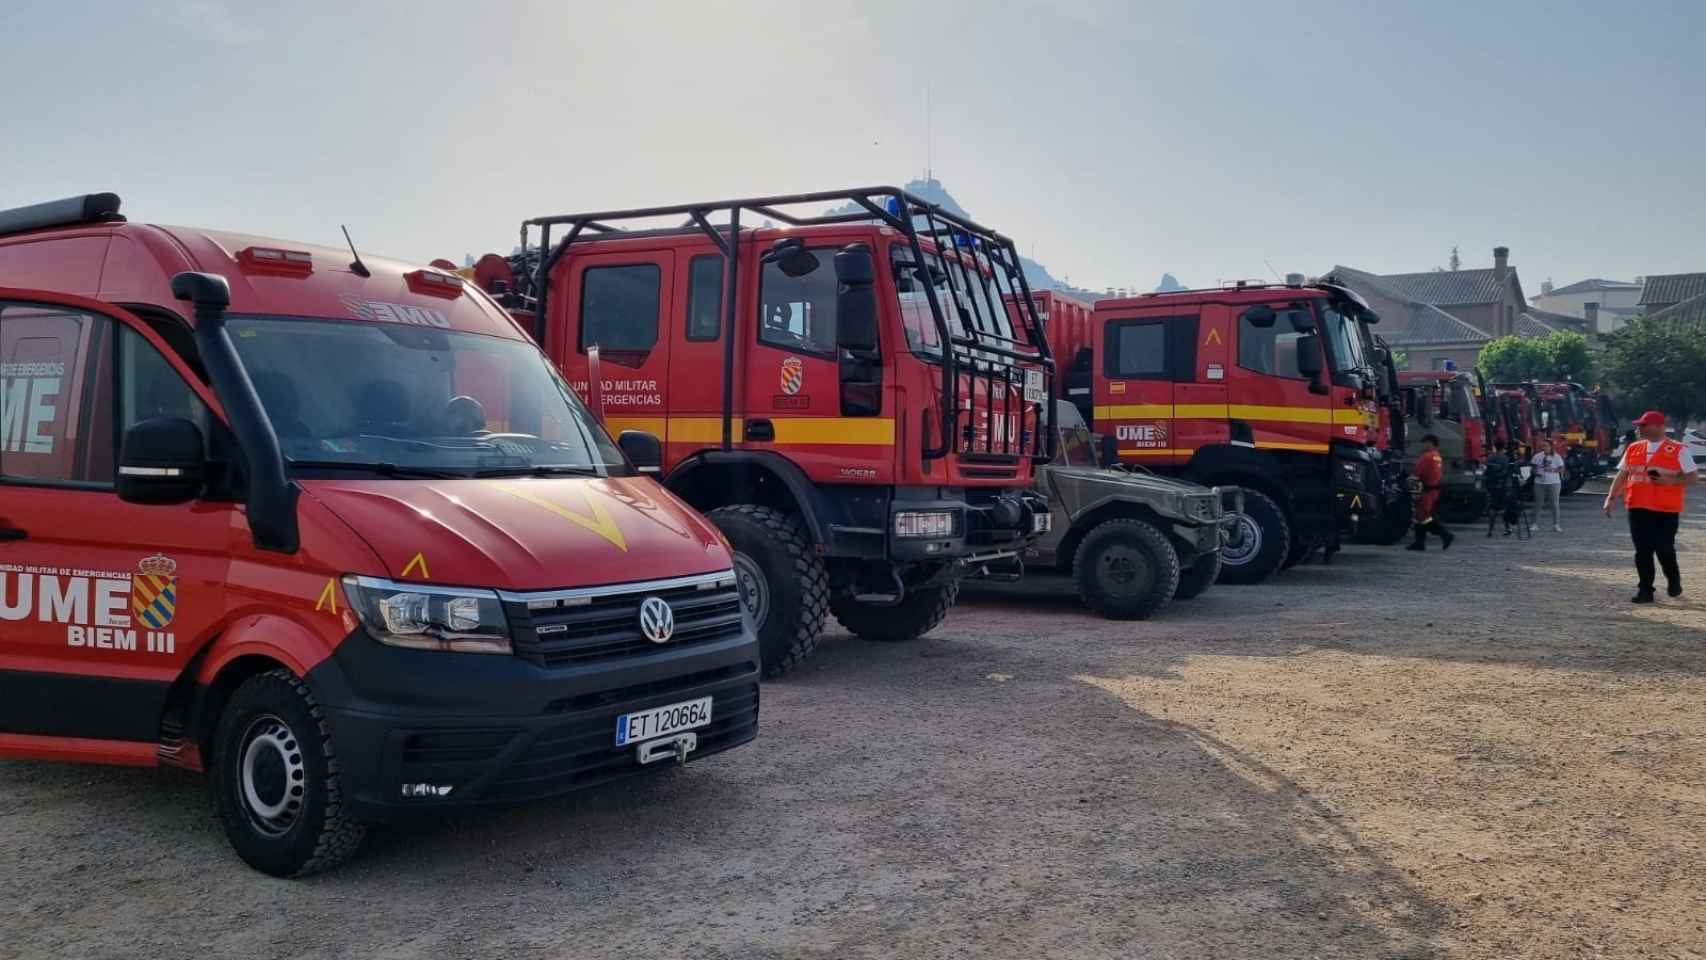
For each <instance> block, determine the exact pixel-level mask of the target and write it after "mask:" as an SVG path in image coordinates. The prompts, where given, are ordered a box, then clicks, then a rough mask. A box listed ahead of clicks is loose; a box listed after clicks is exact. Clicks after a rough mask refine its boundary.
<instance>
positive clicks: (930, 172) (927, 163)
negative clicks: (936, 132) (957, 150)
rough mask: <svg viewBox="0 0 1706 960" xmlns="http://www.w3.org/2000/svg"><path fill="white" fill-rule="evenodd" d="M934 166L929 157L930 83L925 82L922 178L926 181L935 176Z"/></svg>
mask: <svg viewBox="0 0 1706 960" xmlns="http://www.w3.org/2000/svg"><path fill="white" fill-rule="evenodd" d="M934 167H935V164H933V163H931V157H930V84H928V83H926V84H925V85H924V179H925V180H926V181H929V180H934V179H935V178H936V175H935V173H934Z"/></svg>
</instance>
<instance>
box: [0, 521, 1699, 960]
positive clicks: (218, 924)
mask: <svg viewBox="0 0 1706 960" xmlns="http://www.w3.org/2000/svg"><path fill="white" fill-rule="evenodd" d="M1695 499H1696V500H1697V501H1698V500H1700V499H1702V498H1699V497H1696V498H1695ZM1596 502H1597V497H1591V496H1590V495H1588V494H1582V495H1578V496H1577V497H1574V498H1571V500H1570V501H1569V502H1568V503H1567V504H1566V509H1567V513H1566V516H1565V524H1566V530H1567V532H1566V533H1565V534H1564V535H1563V536H1554V535H1549V534H1542V535H1539V536H1537V537H1536V539H1535V540H1533V541H1532V542H1514V541H1506V540H1503V539H1496V540H1493V541H1487V540H1485V539H1483V538H1482V537H1481V535H1480V532H1479V531H1473V530H1465V529H1461V528H1460V532H1461V533H1463V534H1464V536H1463V539H1461V540H1460V541H1459V544H1458V546H1457V547H1456V548H1455V549H1454V550H1453V551H1452V552H1450V553H1449V554H1446V553H1441V552H1439V551H1438V549H1437V547H1436V548H1435V549H1434V550H1431V551H1430V552H1428V553H1427V554H1426V555H1425V556H1421V557H1417V556H1414V555H1412V554H1408V553H1405V552H1403V551H1401V550H1398V549H1396V548H1393V549H1374V548H1357V549H1353V550H1349V551H1347V552H1346V554H1345V555H1344V556H1343V557H1342V559H1341V560H1340V561H1339V562H1338V563H1336V564H1334V565H1332V566H1330V567H1321V566H1307V567H1303V568H1299V569H1298V570H1295V571H1293V572H1291V573H1288V574H1286V575H1284V576H1283V577H1281V578H1280V579H1278V580H1276V581H1275V582H1273V583H1270V584H1267V585H1264V586H1261V587H1253V588H1217V589H1215V590H1211V591H1210V592H1209V593H1208V594H1207V595H1205V596H1204V597H1203V598H1201V599H1199V600H1196V601H1193V602H1191V603H1189V604H1186V605H1181V606H1177V607H1174V608H1172V609H1171V610H1170V611H1169V612H1168V613H1167V614H1165V615H1164V617H1163V618H1162V619H1160V620H1157V621H1152V622H1149V623H1144V624H1110V623H1105V622H1102V621H1099V620H1096V619H1094V618H1092V617H1090V616H1088V615H1086V614H1085V613H1083V612H1082V611H1080V610H1079V609H1078V608H1077V606H1076V604H1075V603H1074V602H1073V601H1072V600H1070V599H1062V598H1058V597H1056V598H1051V597H1050V596H1048V587H1047V585H1039V586H1033V587H1031V588H1029V590H1028V595H1027V596H1025V597H1023V598H1021V599H1010V598H1009V599H999V598H996V599H992V598H990V597H989V596H987V595H985V596H980V597H976V598H970V599H968V600H967V601H965V602H963V603H962V606H961V607H960V608H959V609H957V610H956V611H955V613H954V614H953V616H952V617H951V618H950V620H949V622H948V624H947V625H946V626H945V627H944V628H943V629H942V630H940V631H939V632H938V634H937V635H935V636H933V637H932V638H931V639H929V640H928V641H925V642H921V643H918V644H913V645H907V646H899V647H882V646H873V645H870V644H865V643H862V642H859V641H856V640H853V639H851V638H847V637H844V636H838V637H836V638H834V639H832V640H831V641H830V642H828V643H826V645H825V647H824V648H823V651H822V654H821V655H820V656H819V657H818V658H817V659H816V660H815V661H814V662H813V663H812V664H811V665H810V667H809V668H808V669H806V670H803V671H801V672H800V673H799V674H798V675H797V676H795V677H792V678H790V679H789V680H787V681H786V682H783V683H779V684H775V685H772V686H769V687H767V688H766V691H765V705H764V725H763V732H762V734H761V737H760V740H759V742H758V743H756V744H754V745H753V746H752V747H749V748H747V749H744V750H741V751H738V752H736V753H733V754H729V755H726V756H724V757H720V758H717V759H715V760H711V761H708V762H706V763H705V764H703V765H699V766H696V767H692V768H689V769H687V770H685V771H680V772H677V773H672V774H666V775H664V776H662V777H660V778H657V779H652V780H647V781H641V782H639V783H638V784H630V785H625V786H619V787H616V788H614V789H609V790H604V791H600V792H597V793H594V794H591V795H586V796H582V797H578V798H572V799H569V800H565V801H559V802H549V803H542V804H535V805H532V806H526V807H521V808H515V809H505V810H499V811H494V812H489V813H485V814H480V815H470V816H463V817H460V818H457V819H455V820H453V821H449V822H440V823H437V824H434V825H429V826H417V827H410V828H407V829H394V830H391V831H388V832H385V833H383V834H380V835H378V836H376V837H374V838H373V839H372V840H371V841H370V842H369V845H368V847H367V849H366V852H365V855H364V856H363V857H361V858H360V859H359V860H358V861H357V862H355V863H354V864H352V865H350V866H349V867H346V868H345V869H343V870H341V871H338V872H335V873H333V874H330V875H327V876H322V877H316V878H313V879H311V880H307V881H299V882H282V881H275V880H270V879H267V878H265V877H262V876H259V875H257V874H254V873H251V872H250V871H248V870H247V868H245V867H243V866H242V865H241V864H240V863H239V862H238V861H237V860H236V859H235V858H234V857H233V856H232V855H231V854H230V853H229V852H228V851H227V850H226V848H225V844H224V841H223V839H222V838H221V837H220V835H219V834H218V833H217V832H216V831H215V828H214V826H213V823H212V820H211V818H210V816H209V814H208V811H207V806H206V803H205V800H204V794H203V790H202V786H201V783H200V781H199V780H198V779H196V778H193V777H190V776H187V775H179V774H173V773H169V772H161V771H132V770H110V769H98V768H82V767H71V766H54V765H47V764H34V763H16V762H7V763H0V956H3V957H38V956H60V955H63V956H77V957H126V958H129V957H225V956H242V957H275V956H276V957H295V956H334V957H351V958H383V957H408V956H417V955H419V956H431V957H434V958H453V957H464V956H465V957H480V958H488V957H532V956H565V957H567V956H575V957H579V956H587V957H600V956H608V957H635V956H645V957H674V956H691V957H727V958H737V957H738V958H746V957H783V956H785V957H823V958H831V957H833V958H845V957H885V958H886V957H896V958H929V957H952V958H961V957H981V956H991V957H1044V956H1047V957H1122V958H1124V957H1203V958H1242V957H1250V958H1264V960H1265V958H1278V957H1347V958H1352V957H1354V958H1365V957H1486V958H1504V957H1540V958H1553V957H1577V956H1583V957H1599V956H1606V957H1706V858H1703V853H1706V510H1697V511H1696V512H1695V513H1694V515H1693V516H1691V517H1689V518H1687V519H1686V520H1685V533H1684V536H1683V543H1684V549H1685V551H1686V553H1685V554H1684V570H1685V576H1688V577H1691V578H1692V579H1691V580H1690V584H1691V586H1693V587H1697V588H1698V590H1697V592H1698V594H1699V596H1698V597H1697V598H1696V599H1693V600H1690V601H1688V602H1687V603H1669V604H1663V603H1661V604H1660V605H1658V606H1655V607H1651V608H1645V609H1634V608H1631V607H1630V605H1629V604H1628V602H1627V601H1628V595H1629V594H1630V592H1631V589H1630V588H1631V583H1632V579H1633V578H1632V573H1631V572H1630V571H1629V570H1628V559H1627V557H1628V553H1627V539H1626V534H1625V530H1624V527H1623V525H1622V521H1621V517H1619V518H1618V519H1617V520H1615V521H1608V520H1604V519H1602V518H1600V516H1599V515H1598V513H1597V511H1596V510H1595V509H1594V508H1593V505H1594V503H1596Z"/></svg>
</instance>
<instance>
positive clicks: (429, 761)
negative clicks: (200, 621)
mask: <svg viewBox="0 0 1706 960" xmlns="http://www.w3.org/2000/svg"><path fill="white" fill-rule="evenodd" d="M758 671H759V661H758V647H757V642H756V640H755V639H754V637H753V635H752V632H751V631H750V630H746V629H743V630H742V631H741V634H740V635H739V636H737V637H733V638H729V639H726V640H720V641H715V642H707V643H699V644H691V645H686V646H681V647H674V648H672V647H668V646H665V647H661V648H660V649H659V650H658V651H657V652H649V651H648V652H647V653H645V654H643V655H639V656H632V657H627V658H623V659H613V660H608V661H604V662H597V663H590V664H582V665H575V666H568V667H551V666H543V665H540V664H538V663H535V662H531V661H530V660H528V659H526V658H523V657H521V656H501V655H489V654H469V653H445V652H438V651H426V650H405V649H399V648H396V647H390V646H386V645H384V644H381V643H379V642H378V641H376V640H374V639H373V638H372V637H371V636H369V635H368V634H367V633H366V631H365V630H362V629H359V628H358V629H357V630H356V631H355V632H354V633H353V634H351V635H350V636H349V637H347V638H345V640H344V642H343V643H341V644H339V646H338V649H337V650H336V651H335V652H334V653H333V655H332V656H331V657H330V658H328V659H327V660H326V661H324V662H323V663H321V664H320V665H319V666H317V667H315V668H314V669H313V670H310V671H309V673H308V678H307V679H308V683H309V686H310V688H311V689H312V690H313V691H314V694H315V696H316V697H317V698H318V699H319V700H320V702H321V705H322V706H323V707H324V708H325V711H326V721H327V726H328V727H329V728H330V731H331V736H332V744H333V748H334V749H335V750H336V752H337V758H338V763H339V767H340V770H341V773H342V778H343V784H342V786H343V803H344V804H345V806H346V808H347V809H348V810H349V812H350V813H351V815H353V816H355V817H357V818H358V819H364V820H385V819H390V818H392V817H394V816H397V815H400V814H406V813H413V812H423V811H431V810H434V809H441V808H447V807H462V806H469V805H472V804H480V803H501V802H511V801H521V800H531V799H536V798H539V797H547V796H552V795H556V794H561V793H567V792H570V791H574V790H579V789H584V788H587V787H591V786H595V785H598V784H601V783H606V782H609V781H611V780H616V779H619V778H622V777H626V776H630V775H634V774H638V773H640V772H642V771H645V770H654V769H659V768H662V767H666V766H669V765H671V764H672V763H673V762H675V761H674V760H662V761H655V762H653V763H650V764H641V763H640V762H639V757H638V754H637V746H636V745H635V744H632V743H630V744H626V745H621V746H618V745H617V744H616V723H617V717H619V716H622V715H624V714H628V713H632V712H635V711H640V710H647V709H651V708H653V707H661V706H667V705H669V704H674V703H681V702H685V701H691V700H697V699H699V698H701V697H710V698H712V704H711V721H710V723H709V724H707V725H705V726H701V727H698V728H696V729H694V730H692V731H690V732H692V733H693V734H694V735H695V739H696V740H697V746H696V749H694V750H693V751H692V752H690V753H688V754H687V755H686V757H685V762H694V761H697V760H700V759H703V758H705V757H707V756H710V755H712V754H715V753H720V752H722V751H724V750H728V749H730V748H732V747H737V746H740V745H741V744H743V743H746V742H748V741H750V740H752V739H753V738H754V737H755V736H757V734H758V705H759V693H758Z"/></svg>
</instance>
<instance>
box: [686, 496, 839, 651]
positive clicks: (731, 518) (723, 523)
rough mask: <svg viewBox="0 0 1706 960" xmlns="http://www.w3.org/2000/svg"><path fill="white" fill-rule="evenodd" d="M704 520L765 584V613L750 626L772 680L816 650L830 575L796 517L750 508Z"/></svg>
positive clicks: (727, 509) (739, 506)
mask: <svg viewBox="0 0 1706 960" xmlns="http://www.w3.org/2000/svg"><path fill="white" fill-rule="evenodd" d="M705 516H706V517H707V518H709V519H710V521H711V522H712V523H714V524H716V525H717V529H718V530H721V531H722V532H723V536H725V537H728V538H729V543H730V544H731V545H732V546H733V547H734V549H735V552H736V553H738V554H742V555H744V556H745V557H746V558H747V559H748V560H749V561H751V564H752V565H753V566H754V567H756V569H757V570H758V572H759V573H761V574H762V575H763V577H764V579H765V581H766V583H765V588H766V589H767V590H768V595H769V604H768V607H769V609H768V611H767V612H766V614H765V617H764V622H763V623H761V624H755V625H754V626H755V627H756V628H757V631H758V655H759V660H760V662H761V663H762V665H763V669H764V676H765V677H766V678H767V679H771V680H774V679H775V678H777V677H780V676H782V675H783V674H785V673H787V672H788V671H789V670H792V669H794V668H795V667H797V666H799V665H800V664H802V663H804V662H805V661H806V658H807V657H810V656H811V655H812V651H813V650H815V649H817V641H818V637H820V636H821V635H822V634H823V618H824V615H825V614H827V613H828V612H829V572H828V571H827V570H825V569H824V566H823V558H822V557H819V556H818V555H817V551H816V550H815V549H813V546H812V540H811V537H809V536H807V535H806V531H805V527H804V526H803V525H802V524H801V523H800V521H799V518H797V517H794V516H790V515H789V514H786V513H783V512H782V511H780V510H776V509H774V508H772V507H760V506H757V505H755V504H750V503H738V504H735V505H734V506H729V507H718V508H717V509H715V510H712V511H711V512H710V513H707V514H706V515H705ZM738 571H739V565H738V563H737V572H738Z"/></svg>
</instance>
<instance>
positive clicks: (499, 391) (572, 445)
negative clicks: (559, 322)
mask: <svg viewBox="0 0 1706 960" xmlns="http://www.w3.org/2000/svg"><path fill="white" fill-rule="evenodd" d="M229 327H230V330H231V335H232V339H233V341H234V342H235V343H236V345H237V353H238V356H239V357H240V358H241V359H242V362H243V367H244V369H245V370H246V371H247V372H248V374H249V379H250V381H251V382H252V383H254V385H255V392H256V393H258V394H259V395H260V399H261V405H262V406H263V407H264V408H265V409H266V413H267V418H268V419H269V420H271V421H272V426H273V431H274V432H275V433H277V434H278V439H279V444H280V446H281V447H282V448H283V451H284V455H285V457H286V459H288V460H290V461H291V462H292V465H293V467H295V468H297V469H300V470H360V469H364V468H365V469H370V470H371V471H372V472H373V473H375V474H376V475H380V476H394V477H397V476H453V477H454V476H501V475H504V474H515V475H527V474H534V473H540V474H547V473H571V474H579V473H584V474H587V475H591V476H608V475H611V474H612V473H615V474H621V473H625V472H627V467H626V462H625V461H624V460H623V458H622V455H621V453H620V452H619V451H618V450H617V448H616V446H615V444H613V443H611V441H610V438H609V436H608V435H606V434H605V432H604V430H603V429H602V428H601V427H600V426H599V425H598V423H597V422H596V421H595V420H594V419H593V417H592V415H591V414H590V413H589V412H588V411H587V409H586V408H585V407H584V406H582V405H581V402H580V400H579V398H578V397H576V396H575V394H574V391H573V390H571V389H570V388H569V386H568V384H567V383H565V382H564V381H563V379H562V377H561V376H559V375H558V373H557V371H556V370H555V369H554V368H553V367H552V366H551V365H550V364H549V363H547V362H546V361H545V358H544V357H543V356H542V355H541V354H540V353H539V351H538V349H537V348H535V347H534V346H533V345H532V344H530V343H526V342H524V341H520V340H507V339H503V338H499V337H491V336H485V335H482V334H474V333H459V332H456V331H454V330H444V329H439V328H435V327H426V326H411V325H407V324H397V323H373V322H356V321H327V320H309V319H295V318H281V317H258V316H253V317H235V316H234V317H232V318H231V319H230V321H229Z"/></svg>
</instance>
